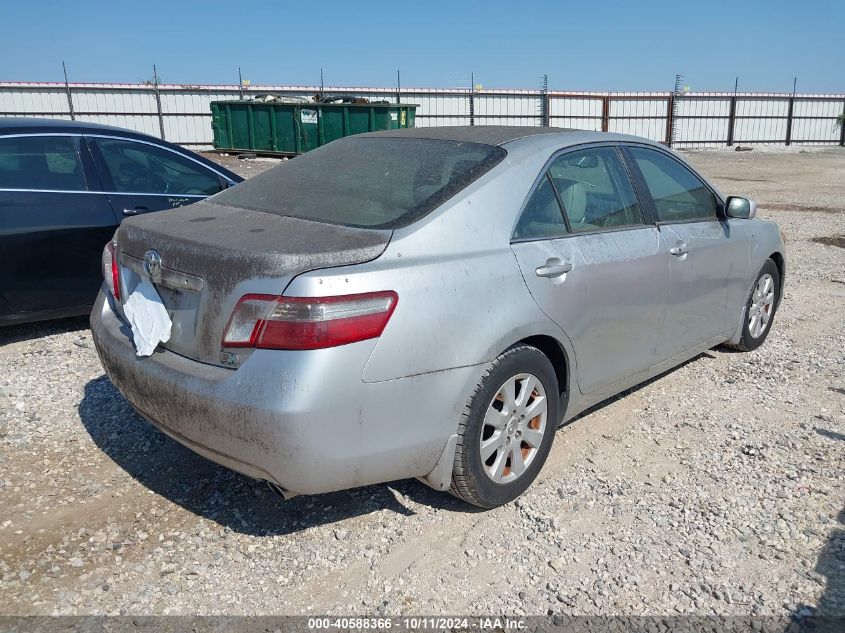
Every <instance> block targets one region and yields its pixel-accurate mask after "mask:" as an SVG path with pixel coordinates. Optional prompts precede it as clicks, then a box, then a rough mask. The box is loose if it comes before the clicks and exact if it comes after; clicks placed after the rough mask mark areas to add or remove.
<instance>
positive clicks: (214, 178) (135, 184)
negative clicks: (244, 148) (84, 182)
mask: <svg viewBox="0 0 845 633" xmlns="http://www.w3.org/2000/svg"><path fill="white" fill-rule="evenodd" d="M92 140H93V142H94V145H95V146H96V147H97V149H98V150H99V152H100V156H101V157H102V159H103V163H104V164H105V167H106V169H107V170H108V176H109V177H110V178H111V181H112V186H113V188H114V191H115V192H116V193H141V194H149V193H151V194H169V195H198V196H210V195H212V194H215V193H217V192H218V191H220V190H221V189H222V188H223V185H222V183H221V181H220V177H219V176H218V175H217V174H215V173H214V172H213V171H211V170H210V169H208V168H207V167H205V166H203V165H201V164H200V163H198V162H196V161H194V160H191V159H190V158H188V157H186V156H182V155H181V154H177V153H176V152H173V151H170V150H169V149H166V148H163V147H158V146H157V145H152V144H150V143H139V142H136V141H131V140H127V139H117V138H103V137H96V138H92Z"/></svg>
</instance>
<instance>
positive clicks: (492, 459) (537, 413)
mask: <svg viewBox="0 0 845 633" xmlns="http://www.w3.org/2000/svg"><path fill="white" fill-rule="evenodd" d="M547 418H548V402H547V401H546V391H545V389H544V388H543V384H542V383H541V382H540V380H539V378H537V377H536V376H534V375H532V374H518V375H516V376H513V377H512V378H510V379H508V380H507V381H506V382H505V384H503V385H502V386H501V387H500V388H499V390H498V391H497V392H496V395H495V396H494V397H493V400H492V401H491V402H490V405H489V406H488V407H487V413H486V414H485V416H484V422H483V424H482V429H481V441H480V446H479V449H480V451H481V461H482V463H483V465H484V472H485V473H486V474H487V476H488V477H489V478H490V479H492V480H493V481H494V482H496V483H498V484H505V483H510V482H511V481H514V480H515V479H517V478H519V477H520V476H522V474H523V473H525V471H526V470H527V469H528V467H529V466H530V465H531V462H532V461H534V458H535V457H536V456H537V452H538V449H539V448H540V445H541V444H542V442H543V436H544V435H545V430H546V424H547Z"/></svg>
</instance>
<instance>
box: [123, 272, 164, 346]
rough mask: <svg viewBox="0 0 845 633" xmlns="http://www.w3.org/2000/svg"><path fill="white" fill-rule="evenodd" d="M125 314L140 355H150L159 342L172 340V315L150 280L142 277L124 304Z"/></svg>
mask: <svg viewBox="0 0 845 633" xmlns="http://www.w3.org/2000/svg"><path fill="white" fill-rule="evenodd" d="M123 314H124V315H125V316H126V320H127V321H129V325H130V327H131V328H132V339H133V341H134V342H135V353H136V354H137V355H138V356H149V355H150V354H152V353H153V352H154V351H155V348H156V346H157V345H158V344H159V343H166V342H167V341H168V340H170V325H171V323H170V315H168V314H167V310H166V309H165V307H164V304H163V303H162V302H161V297H159V295H158V291H157V290H156V289H155V286H154V285H153V284H152V282H150V280H148V279H146V278H144V277H141V278H140V281H139V282H138V285H137V286H135V289H134V290H133V291H132V292H130V293H129V297H128V298H127V299H126V302H125V303H124V304H123Z"/></svg>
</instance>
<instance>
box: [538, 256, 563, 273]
mask: <svg viewBox="0 0 845 633" xmlns="http://www.w3.org/2000/svg"><path fill="white" fill-rule="evenodd" d="M570 270H572V264H570V263H569V262H564V261H561V260H560V259H558V258H557V257H551V258H549V259H547V260H546V263H545V264H543V265H542V266H540V267H538V268H537V269H536V270H535V271H534V272H535V273H537V276H538V277H560V276H561V275H565V274H566V273H568V272H569V271H570Z"/></svg>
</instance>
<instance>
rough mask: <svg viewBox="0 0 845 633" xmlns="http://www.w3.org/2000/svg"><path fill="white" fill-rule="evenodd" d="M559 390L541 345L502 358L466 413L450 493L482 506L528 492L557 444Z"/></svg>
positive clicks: (514, 349) (510, 351)
mask: <svg viewBox="0 0 845 633" xmlns="http://www.w3.org/2000/svg"><path fill="white" fill-rule="evenodd" d="M527 389H531V391H530V392H529V391H527ZM526 393H527V394H528V396H527V397H526V396H525V394H526ZM559 394H560V391H559V390H558V384H557V378H556V376H555V371H554V367H552V364H551V362H550V361H549V359H548V357H546V355H545V354H543V352H541V351H540V350H538V349H537V348H536V347H531V346H530V345H515V346H514V347H511V348H509V349H508V350H506V351H505V352H503V353H502V354H501V355H500V356H499V357H498V358H496V360H494V361H493V364H492V366H491V367H490V368H489V369H488V370H487V371H486V372H485V374H484V376H482V378H481V381H480V382H479V384H478V386H477V387H476V388H475V391H474V392H473V395H472V397H471V398H470V400H469V402H468V403H467V405H466V408H465V409H464V413H463V414H462V415H461V420H460V424H459V425H458V442H457V446H456V450H455V462H454V465H453V467H452V486H451V488H450V489H449V492H451V493H452V494H453V495H455V496H456V497H458V498H460V499H463V500H464V501H466V502H467V503H471V504H472V505H475V506H478V507H480V508H495V507H497V506H500V505H504V504H506V503H508V502H510V501H513V500H514V499H516V498H517V497H518V496H519V495H521V494H522V493H523V492H525V490H526V489H527V488H528V486H530V485H531V483H532V482H533V481H534V479H536V477H537V474H538V473H539V472H540V469H542V467H543V464H544V463H545V461H546V457H547V456H548V454H549V450H550V449H551V446H552V440H553V439H554V434H555V431H556V429H557V425H558V422H559V421H560V420H558V409H559V404H560V403H559V400H560V396H559ZM508 400H510V403H508V402H507V401H508ZM509 405H510V406H509ZM504 411H507V412H508V413H502V412H504ZM529 416H531V417H529ZM482 441H483V442H485V444H484V446H483V447H482ZM482 451H484V455H485V457H482ZM490 451H493V452H490Z"/></svg>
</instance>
